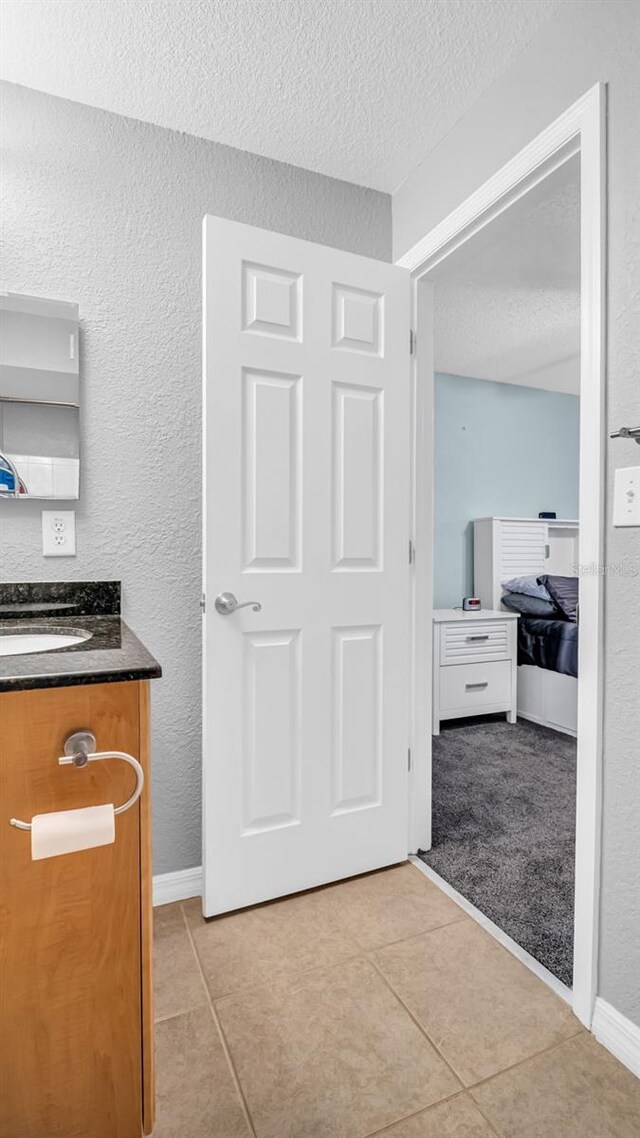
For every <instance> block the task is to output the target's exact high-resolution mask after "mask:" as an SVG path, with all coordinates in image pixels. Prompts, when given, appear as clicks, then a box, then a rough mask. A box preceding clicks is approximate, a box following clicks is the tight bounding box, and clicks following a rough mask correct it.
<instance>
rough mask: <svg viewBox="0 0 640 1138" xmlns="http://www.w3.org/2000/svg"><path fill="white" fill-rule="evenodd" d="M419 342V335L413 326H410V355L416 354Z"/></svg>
mask: <svg viewBox="0 0 640 1138" xmlns="http://www.w3.org/2000/svg"><path fill="white" fill-rule="evenodd" d="M417 343H418V337H417V336H416V334H415V332H414V330H413V328H410V329H409V355H410V356H414V355H415V354H416V346H417Z"/></svg>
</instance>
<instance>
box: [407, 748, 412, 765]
mask: <svg viewBox="0 0 640 1138" xmlns="http://www.w3.org/2000/svg"><path fill="white" fill-rule="evenodd" d="M407 770H408V771H410V770H411V747H409V749H408V750H407Z"/></svg>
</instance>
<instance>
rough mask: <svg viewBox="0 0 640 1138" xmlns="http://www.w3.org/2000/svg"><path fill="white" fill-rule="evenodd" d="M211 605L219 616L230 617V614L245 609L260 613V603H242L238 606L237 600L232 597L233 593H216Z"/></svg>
mask: <svg viewBox="0 0 640 1138" xmlns="http://www.w3.org/2000/svg"><path fill="white" fill-rule="evenodd" d="M213 603H214V605H215V610H216V612H219V613H220V616H231V613H232V612H236V611H237V610H238V609H246V608H252V609H253V611H254V612H261V611H262V605H261V604H260V601H242V603H241V604H238V598H237V597H234V595H233V593H218V596H217V597H216V599H215V601H214V602H213Z"/></svg>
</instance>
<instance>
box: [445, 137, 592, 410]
mask: <svg viewBox="0 0 640 1138" xmlns="http://www.w3.org/2000/svg"><path fill="white" fill-rule="evenodd" d="M579 174H580V171H579V160H578V158H575V159H572V160H571V161H570V162H567V163H566V164H565V165H564V166H562V167H561V169H560V170H558V171H557V172H556V173H555V174H553V175H551V176H550V177H548V178H546V179H545V180H544V181H543V182H542V183H540V185H539V186H537V187H536V188H535V190H532V191H531V192H530V193H529V194H527V195H526V196H525V197H524V198H522V199H521V200H520V202H519V203H517V205H515V206H512V207H511V208H510V209H508V210H506V212H505V213H503V214H502V215H501V216H500V217H499V218H498V219H497V220H496V221H494V222H492V224H491V225H489V226H487V227H486V228H485V229H484V230H482V231H481V233H480V234H479V235H478V236H477V237H475V238H472V239H471V240H470V241H468V242H466V243H465V245H463V246H462V247H461V249H460V250H458V252H457V253H456V254H453V255H452V256H451V257H449V258H447V260H446V261H444V262H443V263H442V265H441V266H440V267H439V268H438V269H436V270H435V271H434V273H432V274H431V279H432V280H433V281H434V282H435V300H436V310H435V363H436V370H437V371H441V372H448V373H449V374H451V375H466V376H474V377H475V378H477V379H493V380H497V381H500V382H503V383H517V384H522V385H525V386H528V387H541V388H545V389H547V390H551V391H565V392H572V393H574V394H578V393H579V390H580V201H579V193H580V181H579Z"/></svg>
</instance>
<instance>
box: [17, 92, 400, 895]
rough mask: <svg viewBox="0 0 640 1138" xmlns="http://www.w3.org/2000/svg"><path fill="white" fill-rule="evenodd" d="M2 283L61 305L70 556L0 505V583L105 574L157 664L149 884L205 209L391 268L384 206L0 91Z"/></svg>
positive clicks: (174, 710) (187, 497) (170, 813)
mask: <svg viewBox="0 0 640 1138" xmlns="http://www.w3.org/2000/svg"><path fill="white" fill-rule="evenodd" d="M0 93H1V98H2V107H3V119H4V139H3V167H4V176H3V197H4V201H2V203H0V204H1V207H2V215H3V223H2V227H3V245H4V248H3V255H2V261H3V268H2V272H3V277H4V279H3V281H2V285H3V286H4V287H6V288H9V289H11V290H13V291H16V292H27V293H34V294H38V295H42V296H54V297H61V298H66V299H69V300H74V301H77V302H78V303H79V305H80V314H81V320H82V325H81V374H82V393H83V394H82V399H83V402H82V412H81V437H82V445H83V458H82V490H81V500H80V502H79V503H77V540H78V555H77V557H76V559H75V560H73V561H71V560H69V559H66V558H62V559H60V560H51V559H47V560H46V561H45V560H44V558H43V557H42V554H41V539H40V509H41V505H42V504H41V503H40V504H39V503H35V502H33V503H28V502H25V503H15V502H4V503H0V579H2V580H8V581H29V580H32V581H34V580H35V581H37V580H52V579H56V580H71V579H74V578H75V579H83V578H84V579H87V578H89V579H96V578H120V579H121V580H122V582H123V588H124V615H125V617H126V619H127V620H128V622H129V623H130V624H131V625H132V627H133V629H134V630H135V631H136V632H137V633H138V634H139V635H140V637H141V638H142V639H143V640H144V641H145V643H146V644H147V645H148V647H149V649H150V650H151V651H152V652H153V653H154V654H155V655H156V656H157V658H158V660H159V661H160V663H161V664H162V667H163V670H164V678H163V679H162V680H156V681H154V682H153V685H152V699H153V774H152V778H153V803H154V819H155V820H154V851H155V856H154V870H155V872H156V873H163V872H167V871H170V870H177V869H183V868H187V867H189V866H192V865H198V864H199V863H200V860H201V851H200V610H199V599H200V582H201V541H200V530H201V492H200V483H201V474H200V462H201V439H200V432H201V415H200V407H201V372H200V359H201V318H200V311H201V249H200V246H201V224H202V217H203V215H204V214H205V213H214V214H219V215H221V216H223V217H228V218H233V219H235V220H237V221H243V222H247V223H249V224H252V225H259V226H263V227H265V228H268V229H274V230H278V231H281V232H283V233H289V234H292V235H293V236H296V237H303V238H307V239H309V240H312V241H319V242H322V243H325V244H328V245H335V246H338V247H340V248H343V249H349V250H352V251H354V252H358V253H363V254H365V255H368V256H373V257H379V258H381V259H384V260H389V257H390V251H391V207H390V199H389V198H388V197H387V196H386V195H384V194H380V193H376V192H374V191H372V190H364V189H360V188H358V187H356V186H352V185H349V184H348V183H344V182H337V181H333V180H332V179H330V178H325V177H322V176H320V175H317V174H310V173H308V172H306V171H304V170H301V169H298V168H296V167H293V166H286V165H283V164H280V163H277V162H272V161H269V160H267V159H264V158H259V157H256V156H254V155H251V154H247V153H244V152H241V151H238V150H233V149H230V148H229V147H225V146H219V145H217V144H215V143H212V142H205V141H203V140H200V139H197V138H194V137H192V136H190V135H184V134H178V133H175V132H173V131H170V130H165V129H162V128H159V127H154V126H150V125H147V124H143V123H140V122H137V121H136V120H133V119H126V118H122V117H120V116H118V115H112V114H108V113H106V112H103V111H99V110H94V109H91V108H89V107H85V106H82V105H81V104H78V103H72V102H67V101H65V100H62V99H58V98H53V97H51V96H47V95H43V94H40V93H38V92H35V91H32V90H29V89H26V88H22V87H16V86H12V85H11V84H2V85H0Z"/></svg>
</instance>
